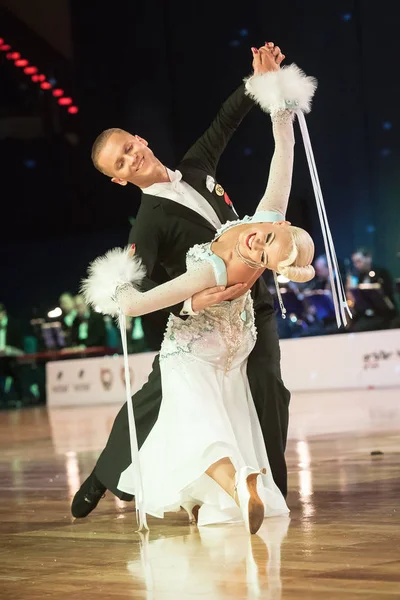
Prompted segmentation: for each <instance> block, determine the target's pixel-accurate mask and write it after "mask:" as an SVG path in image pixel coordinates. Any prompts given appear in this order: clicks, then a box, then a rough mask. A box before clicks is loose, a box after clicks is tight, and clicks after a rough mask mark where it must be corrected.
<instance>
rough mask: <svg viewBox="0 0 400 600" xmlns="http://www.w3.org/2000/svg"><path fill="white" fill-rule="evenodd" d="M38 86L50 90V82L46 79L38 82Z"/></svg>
mask: <svg viewBox="0 0 400 600" xmlns="http://www.w3.org/2000/svg"><path fill="white" fill-rule="evenodd" d="M40 87H41V88H42V90H51V83H49V82H48V81H43V83H41V84H40Z"/></svg>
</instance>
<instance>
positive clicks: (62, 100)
mask: <svg viewBox="0 0 400 600" xmlns="http://www.w3.org/2000/svg"><path fill="white" fill-rule="evenodd" d="M58 104H60V105H61V106H68V105H69V104H72V98H60V99H59V101H58Z"/></svg>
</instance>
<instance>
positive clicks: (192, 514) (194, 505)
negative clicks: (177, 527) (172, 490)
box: [181, 502, 200, 525]
mask: <svg viewBox="0 0 400 600" xmlns="http://www.w3.org/2000/svg"><path fill="white" fill-rule="evenodd" d="M181 506H182V508H183V509H184V510H186V512H187V514H188V516H189V523H190V524H191V525H197V521H198V517H199V510H200V504H199V503H198V502H184V503H183V504H182V505H181Z"/></svg>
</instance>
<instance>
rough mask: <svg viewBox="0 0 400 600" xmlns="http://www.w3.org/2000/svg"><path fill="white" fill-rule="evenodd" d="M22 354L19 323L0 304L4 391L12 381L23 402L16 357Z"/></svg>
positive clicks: (0, 354)
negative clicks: (8, 382) (8, 381)
mask: <svg viewBox="0 0 400 600" xmlns="http://www.w3.org/2000/svg"><path fill="white" fill-rule="evenodd" d="M20 354H23V338H22V334H21V330H20V327H19V324H18V321H16V320H15V319H14V318H13V317H11V316H10V315H9V314H8V312H7V309H6V307H5V305H4V304H2V303H0V377H2V378H3V379H4V390H5V388H6V386H7V380H10V381H11V380H12V382H13V385H14V389H15V393H16V395H17V396H18V398H19V399H20V400H22V397H23V393H22V384H21V380H20V376H19V371H18V365H17V362H16V359H15V356H17V355H20ZM5 391H6V390H5ZM0 394H1V395H2V394H3V392H2V391H1V392H0Z"/></svg>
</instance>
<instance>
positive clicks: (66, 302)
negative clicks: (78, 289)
mask: <svg viewBox="0 0 400 600" xmlns="http://www.w3.org/2000/svg"><path fill="white" fill-rule="evenodd" d="M60 307H61V310H62V311H63V313H64V314H66V315H68V314H69V313H70V312H72V311H73V310H74V308H75V302H74V299H73V297H72V296H70V295H69V294H63V295H62V296H60Z"/></svg>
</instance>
